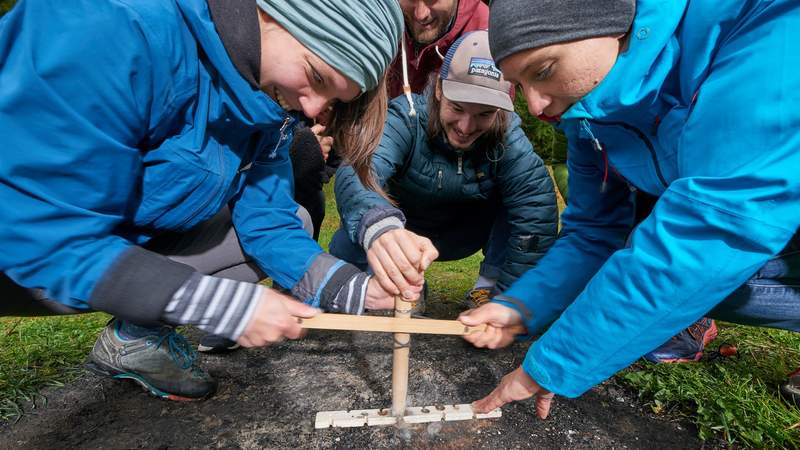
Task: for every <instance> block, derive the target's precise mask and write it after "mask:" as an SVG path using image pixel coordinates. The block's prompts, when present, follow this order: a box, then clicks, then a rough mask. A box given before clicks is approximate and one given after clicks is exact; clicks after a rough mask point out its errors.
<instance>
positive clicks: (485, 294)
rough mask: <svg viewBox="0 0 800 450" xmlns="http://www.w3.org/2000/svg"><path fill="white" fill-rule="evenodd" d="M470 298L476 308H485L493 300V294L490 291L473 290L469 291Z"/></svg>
mask: <svg viewBox="0 0 800 450" xmlns="http://www.w3.org/2000/svg"><path fill="white" fill-rule="evenodd" d="M469 298H470V300H472V302H473V303H475V306H476V307H477V306H483V305H485V304H486V303H489V300H491V292H490V291H489V290H488V289H473V290H471V291H469Z"/></svg>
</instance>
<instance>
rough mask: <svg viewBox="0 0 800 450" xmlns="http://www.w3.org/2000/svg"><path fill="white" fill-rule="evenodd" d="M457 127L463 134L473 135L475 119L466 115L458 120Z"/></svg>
mask: <svg viewBox="0 0 800 450" xmlns="http://www.w3.org/2000/svg"><path fill="white" fill-rule="evenodd" d="M457 126H458V131H459V132H461V134H472V133H474V132H475V119H473V118H472V117H470V116H469V115H464V116H463V117H461V118H460V119H458V123H457Z"/></svg>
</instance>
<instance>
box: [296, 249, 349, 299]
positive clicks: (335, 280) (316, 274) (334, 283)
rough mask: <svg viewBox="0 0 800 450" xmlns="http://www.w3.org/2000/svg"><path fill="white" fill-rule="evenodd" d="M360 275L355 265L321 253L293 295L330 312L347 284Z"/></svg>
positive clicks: (299, 282)
mask: <svg viewBox="0 0 800 450" xmlns="http://www.w3.org/2000/svg"><path fill="white" fill-rule="evenodd" d="M359 273H361V271H360V270H358V268H356V267H355V266H354V265H352V264H348V263H346V262H344V261H342V260H340V259H337V258H335V257H333V256H331V255H329V254H327V253H320V254H319V256H317V257H316V259H314V262H312V263H311V266H310V267H309V268H308V270H307V271H306V273H305V274H303V278H301V279H300V281H298V282H297V284H295V285H294V287H293V288H292V295H293V296H294V297H296V298H298V299H300V300H302V301H303V302H304V303H306V304H309V305H311V306H313V307H315V308H322V309H324V310H328V311H330V310H331V308H332V307H334V300H335V299H336V296H337V295H338V294H339V291H340V290H341V289H342V287H343V286H344V285H345V283H347V282H349V281H350V280H351V279H352V278H353V276H355V275H356V274H359Z"/></svg>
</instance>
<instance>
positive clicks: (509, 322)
mask: <svg viewBox="0 0 800 450" xmlns="http://www.w3.org/2000/svg"><path fill="white" fill-rule="evenodd" d="M458 320H459V321H461V323H463V324H464V325H467V326H470V327H475V326H478V325H483V324H486V325H487V327H486V330H484V331H479V332H476V333H470V334H467V335H465V336H464V339H465V340H466V341H467V342H469V343H471V344H472V345H474V346H475V347H478V348H483V347H486V348H491V349H496V348H503V347H506V346H508V345H510V344H511V343H512V342H514V338H515V336H516V335H518V334H524V333H525V326H524V325H523V324H522V317H520V315H519V313H518V312H517V311H516V310H515V309H513V308H509V307H508V306H504V305H501V304H499V303H487V304H485V305H483V306H481V307H480V308H476V309H470V310H469V311H464V312H463V313H461V315H459V316H458Z"/></svg>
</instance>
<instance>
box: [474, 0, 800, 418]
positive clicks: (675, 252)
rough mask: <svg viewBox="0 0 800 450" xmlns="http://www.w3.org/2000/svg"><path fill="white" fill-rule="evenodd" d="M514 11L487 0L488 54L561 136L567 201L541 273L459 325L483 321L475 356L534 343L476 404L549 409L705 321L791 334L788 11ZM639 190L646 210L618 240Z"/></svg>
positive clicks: (600, 2) (556, 0)
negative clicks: (526, 339) (485, 326)
mask: <svg viewBox="0 0 800 450" xmlns="http://www.w3.org/2000/svg"><path fill="white" fill-rule="evenodd" d="M522 6H523V2H522V1H520V0H496V1H495V2H493V4H492V9H491V19H490V20H491V23H490V31H489V35H490V42H491V48H492V55H494V57H495V59H496V60H497V62H498V64H499V66H500V68H501V69H502V70H503V73H504V74H505V76H506V77H507V79H509V80H510V81H512V82H513V83H516V84H517V86H518V87H519V89H520V90H521V91H522V92H523V93H524V94H525V97H526V98H527V100H528V107H529V109H530V111H531V113H532V114H534V115H537V116H541V115H545V116H550V117H555V118H558V120H559V121H560V126H561V128H562V129H563V130H564V131H565V132H566V134H567V138H568V144H569V158H568V161H567V164H568V167H569V192H570V202H569V206H568V207H567V208H566V210H565V211H564V213H563V215H562V221H563V222H562V226H563V228H562V234H561V237H560V238H559V239H558V240H557V241H556V244H555V245H554V246H553V248H552V249H551V250H550V252H548V254H547V255H546V256H545V257H544V258H542V260H541V261H540V263H539V264H538V265H537V266H536V268H535V269H533V270H531V271H529V272H528V273H526V274H525V275H524V276H523V277H521V278H520V279H519V280H518V281H517V282H516V283H515V284H514V285H513V286H511V288H510V289H508V290H506V291H505V292H504V293H503V294H502V295H500V296H498V297H496V298H495V299H494V301H493V303H490V304H488V305H486V306H484V307H483V308H481V309H478V310H475V311H474V312H473V313H471V314H465V315H464V316H463V317H462V318H461V320H462V321H463V322H464V323H465V324H470V325H475V324H478V323H489V324H491V325H493V327H492V328H490V329H489V331H487V332H485V333H482V334H481V335H478V336H474V337H470V338H469V340H472V341H473V342H474V343H475V344H476V345H479V346H486V347H491V348H496V347H498V346H502V345H506V344H508V343H509V342H510V341H511V340H512V339H513V337H512V335H513V332H512V331H511V330H512V327H513V326H519V325H524V327H525V328H527V334H529V335H537V334H540V333H543V334H542V335H541V337H539V338H538V339H537V340H536V341H535V342H534V343H533V344H532V345H531V347H530V349H529V350H528V353H527V355H526V357H525V360H524V361H523V363H522V365H521V367H520V368H518V369H516V370H514V371H513V372H511V373H510V374H509V375H507V376H506V377H504V378H503V380H502V381H501V382H500V385H499V386H498V387H497V388H496V389H495V390H494V391H493V392H492V393H490V394H489V395H488V396H487V397H485V398H483V399H481V400H479V401H478V402H476V404H475V405H476V409H477V410H479V411H486V410H491V409H492V408H495V407H498V406H501V405H502V404H505V403H507V402H509V401H513V400H520V399H523V398H528V397H531V396H536V405H537V411H538V413H539V415H540V417H544V416H546V415H547V411H548V409H549V407H550V401H551V400H550V399H551V398H552V395H553V393H555V394H559V395H565V396H568V397H575V396H578V395H581V394H582V393H583V392H585V391H586V390H588V389H589V388H591V387H592V386H594V385H596V384H598V383H600V382H602V381H603V380H605V379H607V378H608V377H610V376H612V375H613V374H614V373H615V372H617V371H619V370H620V369H622V368H624V367H626V366H627V365H629V364H631V363H632V362H633V361H635V360H636V359H637V358H639V357H640V356H642V355H643V354H644V353H646V352H648V351H650V350H652V349H653V348H655V347H657V346H658V345H659V344H661V343H662V342H664V341H666V340H667V339H668V338H669V337H670V336H673V335H675V333H676V332H678V331H679V330H681V329H683V328H685V327H686V326H687V325H689V324H690V323H692V322H693V321H694V320H696V319H697V318H698V317H701V316H703V315H707V316H709V317H712V318H718V319H722V320H726V321H730V322H736V323H744V324H749V325H757V326H768V327H776V328H783V329H788V330H793V331H800V291H799V290H798V289H797V288H796V286H797V285H798V278H800V242H798V241H800V238H798V225H800V208H799V207H798V204H800V172H798V168H800V133H798V130H799V129H800V108H798V107H797V105H798V104H800V72H798V71H797V70H796V68H797V67H800V52H798V51H797V49H796V48H795V46H794V45H792V44H791V43H794V42H798V41H800V3H798V2H796V1H790V0H774V1H750V2H711V1H700V0H680V1H671V2H662V1H655V0H638V1H633V0H596V1H592V2H584V1H579V0H537V1H533V2H524V7H525V10H526V12H527V13H526V14H524V15H523V14H519V10H520V8H521V7H522ZM553 24H557V25H558V26H553ZM635 189H636V190H643V191H646V192H647V193H649V194H651V195H655V196H657V197H658V201H657V202H656V203H655V206H654V207H653V210H652V212H651V213H650V214H649V216H647V217H646V218H645V219H644V220H643V221H642V222H641V223H640V224H639V225H638V226H637V227H636V229H635V230H634V231H633V233H632V235H631V239H630V244H629V245H628V246H625V242H626V237H627V236H628V234H629V233H630V232H631V223H632V212H633V205H632V196H633V194H632V191H633V190H635ZM548 326H549V328H548ZM798 386H800V377H798V376H797V375H796V374H792V375H791V376H790V378H789V380H788V381H787V382H786V383H785V384H784V385H783V386H782V391H783V392H784V393H785V394H787V395H789V396H790V397H792V398H793V399H794V400H795V402H797V401H798V399H800V396H796V394H797V393H798Z"/></svg>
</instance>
